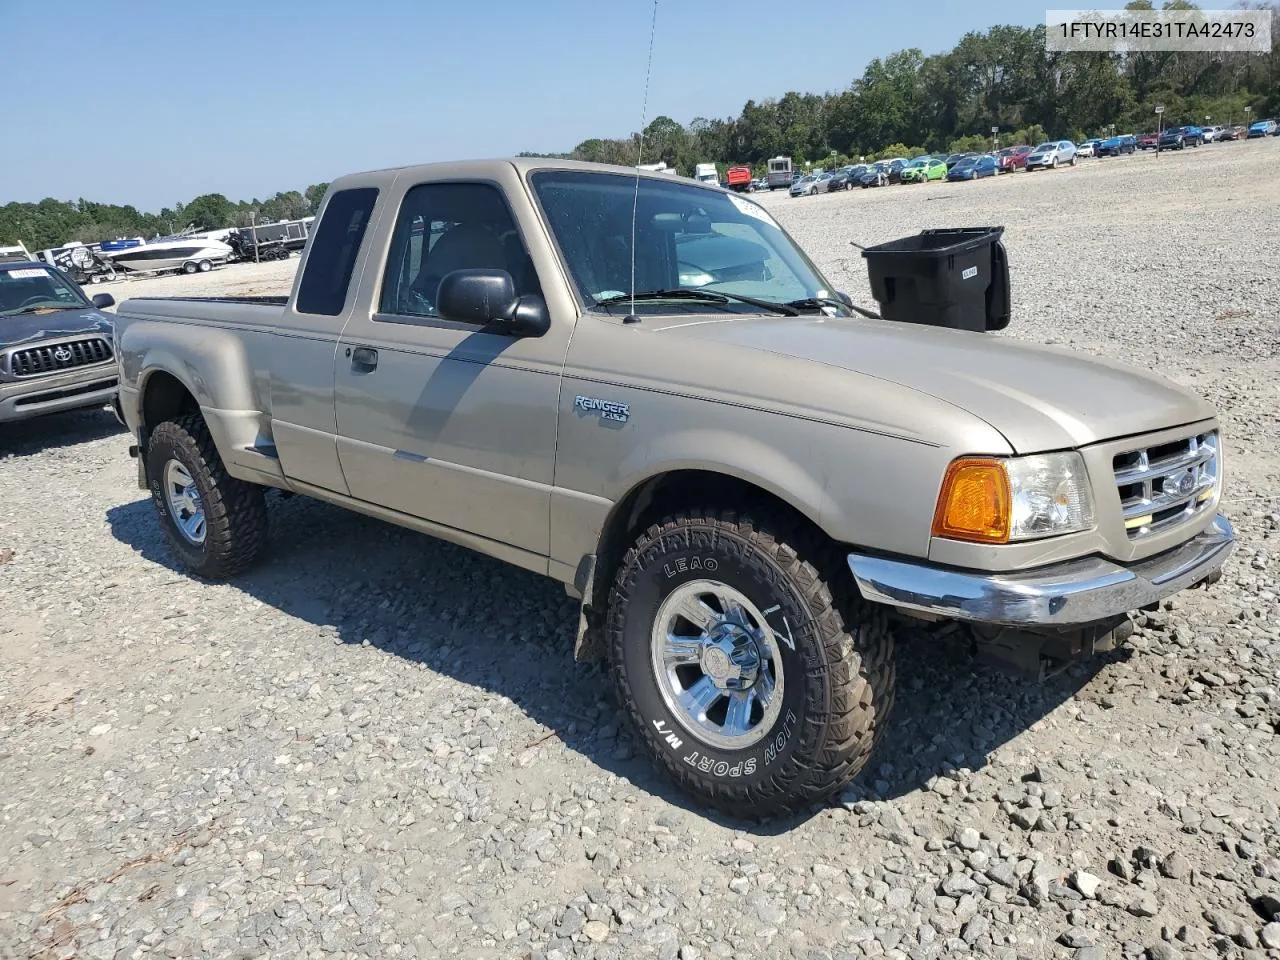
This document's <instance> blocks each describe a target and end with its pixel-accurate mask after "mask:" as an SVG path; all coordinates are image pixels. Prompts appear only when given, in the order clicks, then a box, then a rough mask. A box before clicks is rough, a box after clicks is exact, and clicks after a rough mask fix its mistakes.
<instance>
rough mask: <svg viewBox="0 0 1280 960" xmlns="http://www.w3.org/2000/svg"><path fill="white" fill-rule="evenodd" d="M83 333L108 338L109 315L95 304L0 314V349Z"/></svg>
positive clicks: (109, 330) (109, 329)
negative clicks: (44, 311)
mask: <svg viewBox="0 0 1280 960" xmlns="http://www.w3.org/2000/svg"><path fill="white" fill-rule="evenodd" d="M87 333H100V334H102V335H103V336H104V337H107V338H108V339H110V337H111V318H110V317H109V316H107V314H105V313H103V312H102V311H101V310H99V309H98V308H97V307H76V308H74V309H71V310H58V311H56V312H55V313H24V314H21V315H19V316H16V317H0V350H2V349H5V348H8V347H17V346H22V345H23V344H26V343H38V342H39V341H41V340H54V339H57V338H59V337H74V336H83V335H84V334H87Z"/></svg>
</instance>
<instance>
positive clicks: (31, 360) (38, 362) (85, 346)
mask: <svg viewBox="0 0 1280 960" xmlns="http://www.w3.org/2000/svg"><path fill="white" fill-rule="evenodd" d="M110 359H111V344H110V343H108V342H107V341H106V340H105V339H103V338H102V337H90V338H89V339H85V340H68V341H67V342H66V343H48V344H44V345H43V346H39V347H28V348H27V349H25V350H15V351H13V353H12V354H10V355H9V371H10V373H12V374H13V375H14V376H15V377H38V376H43V375H44V374H49V373H57V372H58V371H60V370H70V369H72V368H73V367H87V366H89V365H90V364H93V363H106V362H107V361H108V360H110Z"/></svg>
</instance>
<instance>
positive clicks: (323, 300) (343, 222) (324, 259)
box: [295, 187, 378, 317]
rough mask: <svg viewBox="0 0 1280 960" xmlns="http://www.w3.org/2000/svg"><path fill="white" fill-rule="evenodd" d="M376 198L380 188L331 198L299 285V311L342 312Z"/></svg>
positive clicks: (346, 192) (342, 193)
mask: <svg viewBox="0 0 1280 960" xmlns="http://www.w3.org/2000/svg"><path fill="white" fill-rule="evenodd" d="M377 200H378V189H377V187H357V188H354V189H351V190H339V191H338V192H337V193H335V194H334V195H333V196H332V197H330V198H329V203H328V206H326V207H325V211H324V214H323V215H322V216H321V217H320V226H319V228H318V229H317V230H316V232H315V233H314V234H313V235H312V237H311V250H310V251H309V252H308V254H307V268H306V270H305V271H304V272H303V275H302V283H301V284H299V286H298V301H297V303H296V304H295V308H296V309H297V311H298V312H299V313H315V314H321V315H323V316H327V317H335V316H337V315H338V314H340V313H341V312H342V307H343V305H344V304H345V303H346V302H347V287H348V286H350V284H351V273H352V271H353V270H354V269H355V265H356V257H357V256H358V255H359V253H360V244H361V242H362V241H363V240H364V235H365V231H366V230H367V229H368V227H369V218H370V216H371V215H372V214H373V205H374V204H375V203H376V202H377Z"/></svg>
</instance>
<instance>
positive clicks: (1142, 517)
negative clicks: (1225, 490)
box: [1113, 432, 1221, 540]
mask: <svg viewBox="0 0 1280 960" xmlns="http://www.w3.org/2000/svg"><path fill="white" fill-rule="evenodd" d="M1220 463H1221V459H1220V457H1219V456H1218V434H1217V433H1216V432H1211V433H1202V434H1199V435H1198V436H1194V437H1186V438H1184V439H1182V440H1174V441H1172V442H1170V443H1161V444H1157V445H1156V446H1151V447H1145V448H1143V449H1141V450H1131V451H1129V452H1128V453H1121V454H1117V455H1116V457H1115V459H1114V460H1113V466H1114V468H1115V474H1116V487H1117V489H1118V490H1119V492H1120V506H1121V508H1122V510H1123V512H1124V527H1125V532H1126V533H1127V534H1128V535H1129V539H1130V540H1140V539H1142V538H1143V537H1146V536H1150V535H1151V534H1153V533H1158V532H1161V531H1164V530H1168V529H1170V528H1171V527H1176V526H1178V525H1179V524H1182V523H1187V522H1189V521H1190V520H1191V519H1192V518H1194V517H1195V516H1197V515H1198V514H1199V513H1200V512H1201V511H1202V510H1204V509H1205V508H1206V507H1208V506H1209V505H1210V504H1212V503H1213V502H1214V499H1215V494H1216V493H1217V492H1218V484H1219V482H1220V471H1219V466H1220Z"/></svg>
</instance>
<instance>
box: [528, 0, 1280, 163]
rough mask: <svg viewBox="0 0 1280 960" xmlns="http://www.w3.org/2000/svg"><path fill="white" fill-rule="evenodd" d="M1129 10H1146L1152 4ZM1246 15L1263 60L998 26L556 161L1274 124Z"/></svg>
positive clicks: (824, 155) (1277, 20)
mask: <svg viewBox="0 0 1280 960" xmlns="http://www.w3.org/2000/svg"><path fill="white" fill-rule="evenodd" d="M1126 7H1127V8H1128V9H1152V5H1151V3H1150V2H1149V0H1136V2H1130V3H1128V4H1126ZM1248 7H1249V8H1251V9H1265V10H1270V11H1271V17H1272V29H1271V37H1272V47H1271V51H1270V52H1269V53H1207V52H1206V53H1201V52H1141V53H1130V54H1127V55H1119V54H1116V55H1112V54H1102V53H1059V52H1051V51H1048V50H1046V49H1045V26H1044V24H1040V25H1038V26H1035V27H1029V28H1028V27H1018V26H996V27H992V28H991V29H989V30H987V31H985V32H972V33H968V34H965V36H964V37H962V38H961V39H960V42H959V43H957V44H956V45H955V47H954V48H952V49H951V50H949V51H947V52H945V53H939V54H933V55H930V56H925V55H924V54H923V53H922V52H921V51H920V50H918V49H915V48H912V49H908V50H900V51H898V52H897V53H894V54H891V55H889V56H887V57H884V58H877V59H875V60H872V61H871V63H870V64H868V65H867V68H866V69H865V70H864V71H863V74H862V76H861V77H858V78H857V79H855V80H854V81H853V82H852V83H851V84H850V85H849V86H848V88H846V89H845V90H841V91H839V92H836V93H826V94H817V93H798V92H795V91H791V92H788V93H785V94H783V95H782V96H781V97H777V98H770V99H766V100H761V101H759V102H757V101H755V100H748V101H747V103H746V104H745V105H744V106H743V108H742V111H741V113H739V114H738V115H737V116H736V117H729V118H725V119H708V118H706V117H697V118H695V119H694V120H692V121H691V122H690V123H689V124H688V125H687V126H684V125H682V124H680V123H678V122H677V121H675V120H673V119H672V118H671V117H667V116H661V117H658V118H657V119H655V120H653V122H651V123H650V124H648V126H646V127H645V128H644V130H643V137H642V136H641V134H640V133H633V134H631V135H630V136H628V137H622V138H614V139H608V138H592V139H589V140H584V141H583V142H581V143H579V144H578V145H577V146H576V147H574V148H573V150H572V151H570V152H568V153H562V154H553V156H558V157H566V158H572V159H576V160H592V161H596V162H601V163H617V164H624V165H627V166H631V165H634V164H635V163H636V162H637V157H640V156H643V161H644V162H645V163H657V162H659V161H662V162H664V163H666V164H667V165H668V166H670V167H675V168H676V170H677V171H678V172H679V173H682V174H688V175H691V174H692V172H693V166H694V164H696V163H707V162H715V163H717V164H718V165H719V167H720V169H721V171H723V170H724V168H725V167H726V166H727V165H730V164H735V163H740V164H749V165H751V166H752V167H753V168H755V169H756V170H757V171H761V170H763V168H764V165H765V162H766V161H767V160H768V159H769V158H771V157H776V156H788V157H791V159H792V162H793V163H795V164H797V165H803V164H804V163H806V162H811V163H812V162H823V161H826V162H830V161H832V160H835V161H838V162H840V163H844V162H848V161H851V160H852V161H857V160H858V159H860V158H862V157H865V158H866V159H868V160H871V159H876V158H878V157H880V156H898V155H911V154H922V153H927V152H934V151H941V150H947V151H953V150H975V149H977V150H990V149H992V145H993V138H992V134H991V128H992V127H998V128H999V132H998V133H997V134H996V136H997V137H998V138H999V144H1000V145H1002V146H1003V145H1012V144H1016V143H1030V144H1031V145H1033V146H1034V145H1035V143H1036V142H1039V141H1041V140H1045V139H1060V138H1067V139H1071V140H1076V141H1079V140H1083V139H1086V138H1088V137H1091V136H1105V135H1107V134H1108V133H1111V132H1115V133H1140V132H1143V131H1146V130H1154V129H1155V128H1156V124H1157V121H1156V117H1155V114H1154V109H1155V107H1156V106H1157V105H1162V106H1163V107H1164V108H1165V109H1164V114H1163V122H1164V124H1165V125H1166V126H1168V125H1175V124H1190V123H1196V124H1203V123H1205V122H1206V121H1208V122H1211V123H1218V124H1226V123H1237V124H1239V123H1244V122H1245V120H1246V118H1251V119H1253V120H1259V119H1263V118H1267V117H1274V116H1276V115H1277V114H1280V70H1278V69H1277V67H1280V4H1277V3H1276V2H1274V0H1273V2H1266V3H1256V2H1255V3H1249V4H1248ZM1164 8H1165V9H1194V5H1192V4H1190V3H1185V2H1173V3H1166V4H1165V5H1164ZM1246 107H1248V108H1249V110H1247V111H1246ZM642 147H643V153H642V152H641V148H642ZM524 155H525V156H538V155H541V156H546V154H532V153H526V154H524Z"/></svg>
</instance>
